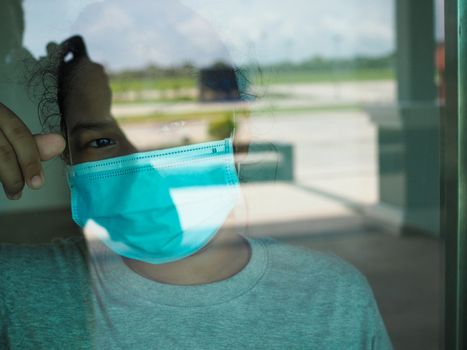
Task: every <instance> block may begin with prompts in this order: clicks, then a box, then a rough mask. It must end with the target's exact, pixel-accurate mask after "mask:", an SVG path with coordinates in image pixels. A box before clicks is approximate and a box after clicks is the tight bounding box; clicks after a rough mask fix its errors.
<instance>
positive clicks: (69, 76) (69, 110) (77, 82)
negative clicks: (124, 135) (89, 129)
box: [61, 60, 112, 129]
mask: <svg viewBox="0 0 467 350" xmlns="http://www.w3.org/2000/svg"><path fill="white" fill-rule="evenodd" d="M61 79H63V80H64V81H63V82H62V84H61V89H62V90H63V91H62V94H63V101H62V104H63V111H62V112H63V118H64V121H65V123H66V125H67V127H68V129H72V128H73V127H74V126H75V125H77V124H79V123H82V124H89V123H91V122H110V121H112V117H111V115H110V100H111V92H110V87H109V82H108V78H107V76H106V74H105V71H104V69H103V67H102V66H101V65H99V64H96V63H93V62H91V61H89V60H86V61H84V60H83V61H80V62H77V63H76V64H73V66H72V67H70V69H69V71H68V72H67V73H66V74H64V76H63V77H61Z"/></svg>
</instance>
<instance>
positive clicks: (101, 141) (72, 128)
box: [62, 58, 136, 164]
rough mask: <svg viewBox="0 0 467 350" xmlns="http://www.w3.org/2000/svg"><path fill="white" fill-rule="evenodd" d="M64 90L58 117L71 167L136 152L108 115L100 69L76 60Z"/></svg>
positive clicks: (105, 80)
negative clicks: (60, 121) (61, 114)
mask: <svg viewBox="0 0 467 350" xmlns="http://www.w3.org/2000/svg"><path fill="white" fill-rule="evenodd" d="M64 89H65V90H66V91H65V94H64V96H65V97H64V101H63V111H62V113H63V117H64V118H65V123H66V126H67V132H68V135H67V136H68V148H69V153H70V154H69V155H68V156H69V160H70V163H71V164H78V163H83V162H88V161H96V160H102V159H106V158H111V157H116V156H122V155H126V154H131V153H134V152H136V149H135V148H134V147H133V145H131V143H130V142H129V141H128V140H127V139H126V137H125V135H124V134H123V132H122V130H121V129H120V127H119V126H118V124H117V122H116V120H115V118H113V117H112V115H111V100H112V93H111V90H110V86H109V80H108V77H107V74H106V73H105V71H104V68H103V66H102V65H100V64H97V63H94V62H92V61H90V60H89V59H87V58H80V59H79V61H78V62H76V63H74V66H73V68H72V71H71V72H70V74H69V77H68V78H67V81H66V82H65V84H64Z"/></svg>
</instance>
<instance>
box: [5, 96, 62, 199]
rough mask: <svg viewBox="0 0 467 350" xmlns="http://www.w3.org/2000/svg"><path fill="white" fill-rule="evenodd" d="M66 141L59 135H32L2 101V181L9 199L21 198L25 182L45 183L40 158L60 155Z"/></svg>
mask: <svg viewBox="0 0 467 350" xmlns="http://www.w3.org/2000/svg"><path fill="white" fill-rule="evenodd" d="M64 149H65V140H64V138H63V137H62V136H61V135H58V134H46V135H32V134H31V132H30V131H29V129H28V127H27V126H26V125H25V124H24V123H23V121H22V120H21V119H20V118H19V117H18V116H17V115H16V114H15V113H13V112H12V111H11V110H10V109H9V108H8V107H6V106H5V105H3V104H2V103H0V183H1V184H2V186H3V189H4V191H5V194H6V195H7V197H8V198H9V199H19V198H20V197H21V194H22V191H23V188H24V184H25V183H26V184H27V185H28V186H29V188H31V189H39V188H41V187H42V185H43V184H44V180H45V179H44V173H43V171H42V166H41V161H45V160H49V159H52V158H54V157H56V156H58V155H59V154H60V153H62V152H63V150H64Z"/></svg>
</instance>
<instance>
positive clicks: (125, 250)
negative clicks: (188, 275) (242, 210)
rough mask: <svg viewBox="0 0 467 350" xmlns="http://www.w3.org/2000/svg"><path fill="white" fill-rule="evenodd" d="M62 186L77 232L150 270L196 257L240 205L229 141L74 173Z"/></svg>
mask: <svg viewBox="0 0 467 350" xmlns="http://www.w3.org/2000/svg"><path fill="white" fill-rule="evenodd" d="M68 183H69V186H70V189H71V199H72V200H71V203H72V204H71V209H72V215H73V220H74V221H75V222H76V223H77V224H78V225H79V226H81V227H82V228H84V229H85V231H86V229H88V230H91V231H93V234H94V235H96V236H97V237H98V238H99V239H100V240H101V241H102V242H103V243H104V244H105V245H107V246H108V247H109V248H110V249H112V250H113V251H114V252H115V253H117V254H119V255H121V256H125V257H128V258H132V259H137V260H141V261H145V262H148V263H152V264H163V263H168V262H172V261H176V260H180V259H183V258H185V257H187V256H190V255H192V254H194V253H196V252H197V251H199V250H200V249H202V248H203V247H204V246H205V245H206V244H207V243H208V242H209V241H210V240H211V239H212V238H213V237H214V235H215V234H216V233H217V232H218V230H219V229H220V227H221V226H222V225H223V224H224V222H225V220H226V219H227V217H228V215H229V214H230V212H231V211H232V209H233V208H234V206H235V205H236V202H237V200H238V198H239V181H238V177H237V173H236V169H235V163H234V156H233V146H232V140H231V139H230V138H229V139H226V140H223V141H214V142H207V143H202V144H196V145H190V146H183V147H177V148H171V149H165V150H157V151H152V152H143V153H135V154H131V155H128V156H122V157H116V158H111V159H105V160H100V161H95V162H87V163H81V164H77V165H73V166H70V167H69V169H68Z"/></svg>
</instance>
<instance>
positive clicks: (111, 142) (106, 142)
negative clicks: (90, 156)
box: [87, 138, 115, 148]
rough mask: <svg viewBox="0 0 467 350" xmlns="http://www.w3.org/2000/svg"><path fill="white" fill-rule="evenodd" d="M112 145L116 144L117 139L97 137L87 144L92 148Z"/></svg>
mask: <svg viewBox="0 0 467 350" xmlns="http://www.w3.org/2000/svg"><path fill="white" fill-rule="evenodd" d="M111 145H115V141H114V140H112V139H107V138H101V139H96V140H93V141H91V142H89V143H88V144H87V146H88V147H91V148H101V147H107V146H111Z"/></svg>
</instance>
